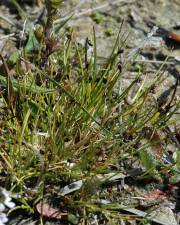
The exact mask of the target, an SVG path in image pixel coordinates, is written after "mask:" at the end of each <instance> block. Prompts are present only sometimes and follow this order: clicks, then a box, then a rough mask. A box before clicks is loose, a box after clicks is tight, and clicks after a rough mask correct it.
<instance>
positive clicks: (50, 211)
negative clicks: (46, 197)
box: [36, 201, 67, 219]
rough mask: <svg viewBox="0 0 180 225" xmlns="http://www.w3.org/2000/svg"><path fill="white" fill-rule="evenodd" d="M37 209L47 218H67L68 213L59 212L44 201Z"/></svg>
mask: <svg viewBox="0 0 180 225" xmlns="http://www.w3.org/2000/svg"><path fill="white" fill-rule="evenodd" d="M36 209H37V211H38V213H39V214H40V215H42V216H45V217H47V218H51V219H52V218H55V219H65V218H66V217H67V213H66V212H62V211H59V210H58V209H55V208H53V207H51V206H50V205H49V204H48V203H44V202H42V201H41V202H39V203H38V204H37V205H36Z"/></svg>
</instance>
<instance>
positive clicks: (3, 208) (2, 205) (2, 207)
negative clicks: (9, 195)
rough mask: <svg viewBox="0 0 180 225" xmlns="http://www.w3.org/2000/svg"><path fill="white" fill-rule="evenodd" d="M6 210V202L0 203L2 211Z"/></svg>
mask: <svg viewBox="0 0 180 225" xmlns="http://www.w3.org/2000/svg"><path fill="white" fill-rule="evenodd" d="M4 210H5V206H4V204H2V203H0V212H2V211H4Z"/></svg>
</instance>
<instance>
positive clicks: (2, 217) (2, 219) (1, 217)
mask: <svg viewBox="0 0 180 225" xmlns="http://www.w3.org/2000/svg"><path fill="white" fill-rule="evenodd" d="M7 221H8V218H7V216H6V214H5V213H1V214H0V225H4V224H5V223H7Z"/></svg>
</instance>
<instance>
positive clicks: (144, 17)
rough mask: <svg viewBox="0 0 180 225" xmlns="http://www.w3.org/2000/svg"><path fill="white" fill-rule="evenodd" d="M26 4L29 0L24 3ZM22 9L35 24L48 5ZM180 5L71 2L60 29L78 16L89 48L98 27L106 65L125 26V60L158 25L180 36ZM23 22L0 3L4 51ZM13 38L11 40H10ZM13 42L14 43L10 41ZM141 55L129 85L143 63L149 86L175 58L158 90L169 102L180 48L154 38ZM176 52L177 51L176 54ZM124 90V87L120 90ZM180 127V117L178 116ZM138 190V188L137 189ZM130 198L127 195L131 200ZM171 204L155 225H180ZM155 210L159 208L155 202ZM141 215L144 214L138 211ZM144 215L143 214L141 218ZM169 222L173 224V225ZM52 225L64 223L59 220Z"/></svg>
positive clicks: (159, 0)
mask: <svg viewBox="0 0 180 225" xmlns="http://www.w3.org/2000/svg"><path fill="white" fill-rule="evenodd" d="M22 2H23V1H22ZM22 7H23V8H24V9H25V10H27V12H28V15H29V17H30V20H31V21H34V20H35V18H36V17H37V16H40V15H41V13H42V11H43V7H42V6H41V5H40V6H36V5H31V6H30V5H29V4H24V5H22ZM179 11H180V1H179V0H173V1H167V0H144V1H142V0H119V1H118V0H112V1H110V0H109V1H108V0H107V1H105V0H82V1H79V0H69V1H65V2H64V4H63V8H62V9H61V10H60V17H59V18H57V21H56V23H55V24H56V25H58V24H59V23H61V22H63V21H64V20H65V19H66V18H68V17H69V16H70V15H71V14H72V13H73V17H72V19H71V20H70V21H68V23H67V24H66V28H67V27H73V28H74V31H75V38H76V39H77V40H78V42H79V43H81V44H83V43H84V40H85V38H86V37H88V38H89V39H91V40H92V27H93V26H94V27H95V30H96V36H97V46H98V57H99V61H100V63H103V60H104V59H106V58H107V57H108V56H109V53H110V51H111V49H112V44H113V41H114V40H115V37H116V35H117V33H118V31H119V28H120V26H121V24H122V22H123V25H122V34H123V33H124V34H125V35H127V36H128V40H127V48H126V50H125V53H124V58H126V57H128V56H129V54H130V53H131V52H132V51H133V50H134V49H136V48H137V47H139V46H141V43H142V42H143V41H144V39H146V38H147V35H148V33H149V32H150V31H151V29H152V26H153V24H154V25H156V26H158V27H162V28H164V29H167V30H169V31H173V32H175V33H177V34H178V33H179V34H180V15H179ZM23 22H24V21H22V20H21V19H20V18H19V17H18V15H17V10H15V9H14V8H13V7H12V5H10V4H8V1H3V0H2V1H1V2H0V51H3V52H6V54H9V53H10V52H13V51H14V50H15V49H16V34H17V32H20V30H21V29H22V24H23ZM7 35H9V38H8V39H7ZM7 40H8V42H7ZM139 50H140V51H139V52H140V55H139V57H138V58H137V62H136V63H135V67H134V69H131V71H127V72H125V74H124V75H123V76H124V83H125V85H127V84H128V83H129V82H130V81H131V80H132V79H133V78H134V77H135V76H136V74H137V73H138V69H137V68H139V67H138V66H136V64H138V65H140V68H141V71H142V72H143V76H146V79H147V82H148V80H149V79H153V76H154V74H155V72H156V71H157V69H158V68H159V67H160V65H161V64H162V63H163V61H164V60H165V59H166V57H167V56H170V57H169V59H168V62H167V64H166V65H165V73H164V78H165V80H164V82H163V83H162V85H161V86H160V87H157V89H156V93H155V97H156V98H157V97H158V96H159V95H161V96H162V98H164V96H165V95H163V93H164V94H166V95H168V96H171V93H172V92H171V91H172V90H173V87H175V84H177V83H176V81H177V80H179V77H180V44H179V43H176V42H175V43H174V42H173V43H171V42H169V40H167V37H166V36H164V35H162V34H160V35H157V34H156V35H154V36H153V37H152V38H151V40H148V41H146V42H145V44H144V45H143V46H142V48H140V49H139ZM171 50H172V51H171ZM117 88H118V87H117ZM179 94H180V89H179V86H178V87H177V92H176V98H179ZM176 119H177V123H176V126H178V120H179V116H178V115H177V117H176ZM133 191H134V190H133ZM135 191H137V192H139V193H141V194H142V192H143V191H144V189H141V188H137V190H135ZM126 197H127V196H126ZM134 201H135V203H136V202H137V201H138V203H139V202H140V203H141V204H142V208H143V207H146V206H145V205H144V204H146V203H145V202H146V201H144V202H143V200H142V201H141V199H140V198H139V199H136V200H134ZM178 201H179V200H178V199H177V202H171V201H170V200H167V199H166V200H165V201H162V202H160V203H159V204H160V205H159V207H158V210H159V214H158V219H159V221H157V220H156V221H154V223H155V224H164V225H177V224H179V223H180V214H179V209H180V204H179V202H178ZM147 204H152V206H151V209H154V208H155V207H157V206H154V205H153V202H147ZM174 209H176V210H175V211H176V214H175V213H174ZM133 213H135V214H137V215H140V214H141V213H142V211H139V212H135V211H134V212H133ZM138 213H139V214H138ZM167 221H170V222H168V223H167ZM9 224H19V225H20V224H21V225H25V224H29V225H30V224H31V225H32V224H35V222H34V221H32V220H31V219H29V218H28V219H27V218H25V219H23V218H22V217H21V216H19V217H17V218H16V220H14V219H13V221H10V223H9ZM47 224H59V223H56V222H52V223H49V222H47ZM122 224H123V223H122Z"/></svg>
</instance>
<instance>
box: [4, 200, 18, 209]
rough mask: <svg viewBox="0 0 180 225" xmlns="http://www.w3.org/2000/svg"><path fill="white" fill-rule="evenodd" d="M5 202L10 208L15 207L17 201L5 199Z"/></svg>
mask: <svg viewBox="0 0 180 225" xmlns="http://www.w3.org/2000/svg"><path fill="white" fill-rule="evenodd" d="M4 204H5V205H6V206H7V207H8V208H10V209H12V208H14V207H15V203H14V202H11V201H5V202H4Z"/></svg>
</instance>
